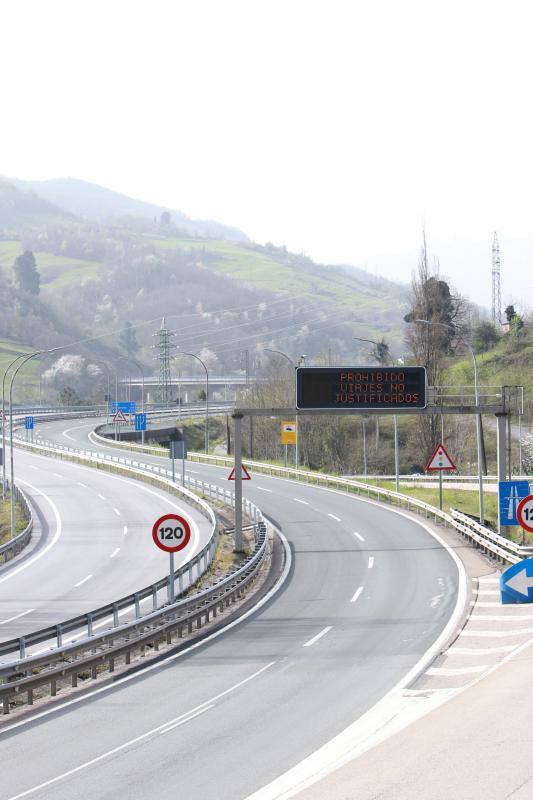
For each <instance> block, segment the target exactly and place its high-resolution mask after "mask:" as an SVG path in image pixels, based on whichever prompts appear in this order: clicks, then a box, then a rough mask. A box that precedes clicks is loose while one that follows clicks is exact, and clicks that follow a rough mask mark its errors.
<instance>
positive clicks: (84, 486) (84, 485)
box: [78, 481, 88, 489]
mask: <svg viewBox="0 0 533 800" xmlns="http://www.w3.org/2000/svg"><path fill="white" fill-rule="evenodd" d="M78 486H82V487H83V488H84V489H87V488H88V486H87V484H86V483H82V482H81V481H78Z"/></svg>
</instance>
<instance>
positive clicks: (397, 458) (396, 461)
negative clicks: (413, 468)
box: [352, 336, 400, 492]
mask: <svg viewBox="0 0 533 800" xmlns="http://www.w3.org/2000/svg"><path fill="white" fill-rule="evenodd" d="M352 339H356V340H357V341H358V342H370V344H373V345H375V346H376V347H379V342H376V341H375V340H374V339H363V338H362V337H361V336H352ZM390 366H391V367H393V366H395V365H394V362H393V361H392V359H391V364H390ZM392 420H393V423H394V472H395V477H396V491H397V492H399V491H400V448H399V446H398V415H397V414H393V416H392ZM363 430H364V428H363ZM365 450H366V445H365ZM365 463H366V453H365Z"/></svg>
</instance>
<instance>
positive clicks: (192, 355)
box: [177, 350, 209, 455]
mask: <svg viewBox="0 0 533 800" xmlns="http://www.w3.org/2000/svg"><path fill="white" fill-rule="evenodd" d="M177 355H178V356H190V357H191V358H195V359H196V360H197V361H199V362H200V364H201V365H202V367H203V368H204V369H205V453H206V455H207V454H208V453H209V372H208V370H207V367H206V365H205V364H204V362H203V361H202V359H201V358H200V356H197V355H196V353H185V351H183V350H178V352H177ZM180 408H181V406H180Z"/></svg>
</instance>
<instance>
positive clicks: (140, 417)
mask: <svg viewBox="0 0 533 800" xmlns="http://www.w3.org/2000/svg"><path fill="white" fill-rule="evenodd" d="M135 430H136V431H145V430H146V414H135Z"/></svg>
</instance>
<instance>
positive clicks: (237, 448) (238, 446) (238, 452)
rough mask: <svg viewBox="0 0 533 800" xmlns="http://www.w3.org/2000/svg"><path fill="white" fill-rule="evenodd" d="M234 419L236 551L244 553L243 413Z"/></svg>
mask: <svg viewBox="0 0 533 800" xmlns="http://www.w3.org/2000/svg"><path fill="white" fill-rule="evenodd" d="M233 420H234V423H235V431H234V440H235V441H234V458H235V466H234V472H233V477H234V478H235V552H236V553H242V552H243V551H244V539H243V535H242V414H237V413H234V414H233Z"/></svg>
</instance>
